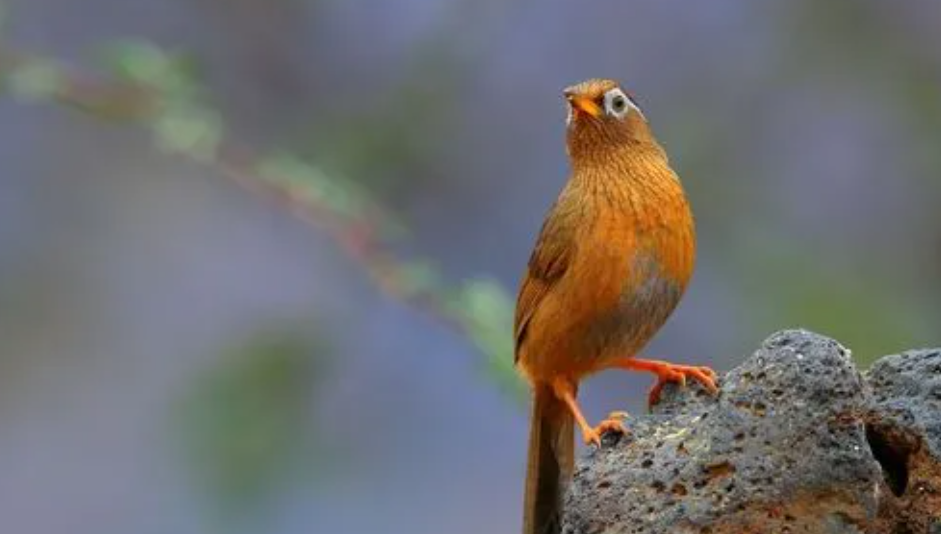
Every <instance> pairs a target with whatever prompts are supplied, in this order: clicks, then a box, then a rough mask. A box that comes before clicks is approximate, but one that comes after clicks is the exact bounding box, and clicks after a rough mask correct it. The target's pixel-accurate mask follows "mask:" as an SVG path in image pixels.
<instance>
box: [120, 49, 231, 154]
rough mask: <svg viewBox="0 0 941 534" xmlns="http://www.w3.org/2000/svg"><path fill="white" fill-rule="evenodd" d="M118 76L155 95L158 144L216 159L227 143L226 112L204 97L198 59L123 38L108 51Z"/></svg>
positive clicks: (153, 126) (152, 127)
mask: <svg viewBox="0 0 941 534" xmlns="http://www.w3.org/2000/svg"><path fill="white" fill-rule="evenodd" d="M103 56H104V58H105V61H106V64H107V65H109V67H110V70H111V71H112V73H113V74H114V76H115V77H116V78H117V79H119V80H121V81H122V82H124V83H126V84H128V85H131V86H133V87H138V88H140V89H141V90H143V91H145V92H147V94H149V95H150V97H151V99H152V102H151V108H152V116H151V117H150V120H149V121H148V126H149V128H150V130H151V132H153V134H154V142H155V143H156V145H157V146H158V147H159V148H160V149H162V150H164V151H166V152H169V153H177V154H183V155H187V156H189V157H192V158H193V159H195V160H197V161H202V162H211V161H213V160H214V159H215V158H216V155H217V154H216V153H217V150H218V149H219V146H220V144H221V143H222V139H223V135H224V133H225V127H224V123H223V120H222V117H221V116H220V115H219V114H218V113H217V112H216V111H215V110H213V109H211V108H209V107H208V106H207V105H206V104H205V103H204V102H203V101H202V98H201V97H202V95H203V93H204V91H203V89H202V87H201V86H200V84H199V83H198V82H197V80H196V68H195V64H194V62H193V61H192V60H191V59H190V58H188V57H186V56H184V55H182V54H175V53H170V52H165V51H164V50H161V49H160V48H158V47H156V46H155V45H153V44H152V43H148V42H144V41H122V42H118V43H115V44H112V45H111V46H109V47H108V48H107V49H106V50H105V52H104V54H103Z"/></svg>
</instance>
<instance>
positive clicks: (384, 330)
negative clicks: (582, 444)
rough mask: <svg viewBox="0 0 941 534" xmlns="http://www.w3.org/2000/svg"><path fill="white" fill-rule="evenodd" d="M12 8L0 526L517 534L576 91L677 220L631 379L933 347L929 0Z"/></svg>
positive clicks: (100, 2) (600, 387)
mask: <svg viewBox="0 0 941 534" xmlns="http://www.w3.org/2000/svg"><path fill="white" fill-rule="evenodd" d="M589 4H590V5H589ZM2 8H3V9H2V13H3V14H2V20H3V23H2V29H0V67H2V68H0V81H2V83H3V93H2V95H0V170H2V172H0V531H2V532H5V533H16V532H19V533H30V534H57V533H63V532H70V533H95V534H119V533H120V534H127V533H135V534H168V533H174V534H189V533H192V534H203V533H206V534H214V533H246V534H248V533H272V534H275V533H277V534H282V533H283V534H294V533H298V534H300V533H305V534H309V533H311V532H315V533H349V534H361V533H373V532H388V533H400V532H401V533H406V532H408V533H429V534H430V533H439V532H450V533H455V534H459V533H478V532H514V531H516V530H517V529H518V528H519V522H520V503H521V492H522V479H523V471H524V455H525V448H526V444H525V441H526V432H527V408H526V401H525V395H524V394H523V393H522V391H521V390H520V389H519V384H518V383H516V382H514V378H513V372H512V371H513V370H512V367H511V364H510V359H511V356H510V353H509V352H508V351H509V346H510V345H509V343H510V342H509V328H510V325H509V321H510V316H511V306H512V297H513V293H514V291H515V287H516V283H517V281H518V279H519V276H520V274H521V271H522V267H523V265H524V264H525V261H526V259H527V256H528V254H529V251H530V247H531V244H532V240H533V238H534V235H535V233H536V231H537V230H538V227H539V225H540V223H541V221H542V217H543V215H544V213H545V210H546V208H547V206H548V205H549V204H550V203H551V201H552V200H553V198H554V196H555V194H556V193H557V191H558V190H559V188H560V187H561V185H562V184H563V182H564V179H565V174H566V161H565V156H564V152H563V135H564V115H565V111H564V106H563V102H562V100H561V97H560V91H561V89H562V88H563V87H565V86H566V85H568V84H570V83H572V82H575V81H578V80H581V79H583V78H587V77H596V76H603V77H615V78H619V79H621V80H623V81H624V82H625V84H626V85H627V86H628V87H629V88H630V89H631V90H632V91H633V92H635V93H636V94H637V95H638V98H639V100H640V102H641V105H642V106H643V108H644V109H645V112H646V114H647V115H648V117H649V118H650V119H651V121H652V122H653V124H654V127H655V130H656V132H657V134H658V136H659V138H660V139H661V141H662V142H663V144H664V145H665V146H666V147H667V148H668V150H669V152H670V154H671V157H672V161H673V164H674V166H675V167H676V169H677V170H678V172H679V173H680V175H681V176H682V177H683V179H684V182H685V184H686V187H687V190H688V193H689V196H690V198H691V200H692V203H693V206H694V209H695V211H696V214H697V217H698V232H699V236H700V256H699V258H700V259H699V264H698V270H697V272H696V275H695V277H694V281H693V284H692V286H691V289H690V291H689V293H688V294H687V297H686V299H685V300H684V302H683V303H682V305H681V307H680V308H679V310H678V311H677V313H676V314H675V315H674V317H673V319H672V320H671V321H670V323H669V324H668V326H667V327H666V328H665V329H664V330H663V331H662V332H661V334H660V335H659V337H658V338H657V339H656V340H655V342H654V343H653V344H652V345H651V347H649V350H648V353H649V354H651V355H658V356H664V357H667V358H670V359H675V360H683V361H694V362H698V363H704V364H711V365H714V366H716V367H717V368H719V369H726V368H728V367H730V366H732V365H734V364H735V363H736V362H737V361H739V360H740V359H741V358H742V357H743V356H744V355H745V354H747V353H749V352H750V351H751V350H753V349H754V348H755V347H756V346H757V344H758V343H759V342H760V341H761V340H762V339H763V338H764V337H766V336H767V335H768V334H769V333H770V332H772V331H773V330H775V329H779V328H784V327H794V326H803V327H807V328H810V329H814V330H817V331H819V332H821V333H825V334H828V335H831V336H833V337H836V338H837V339H839V340H840V341H842V342H843V343H844V344H846V345H848V346H849V347H851V348H852V349H853V354H854V357H856V358H857V359H858V360H859V362H860V363H861V365H866V364H867V363H868V362H870V361H872V359H873V358H875V357H878V356H880V355H883V354H887V353H891V352H895V351H900V350H903V349H906V348H912V347H916V346H930V345H935V346H937V345H939V344H941V333H939V329H938V325H939V323H941V305H939V304H938V302H939V298H941V276H939V274H941V211H939V208H938V199H939V196H941V32H939V31H938V24H939V22H941V3H939V2H936V1H933V0H920V1H916V0H910V1H909V0H906V1H899V2H880V1H877V0H833V1H828V2H820V1H816V0H790V1H784V0H779V1H768V2H749V1H745V0H716V1H712V2H708V3H705V2H651V1H647V2H641V1H634V0H592V1H591V2H587V3H586V2H572V1H567V0H548V1H540V2H536V1H534V0H520V1H513V2H507V1H480V0H433V1H432V0H396V1H378V0H377V1H371V2H370V1H342V2H341V1H338V0H334V1H329V0H137V1H133V2H130V1H127V0H84V1H82V2H76V1H74V0H5V1H4V2H3V4H2ZM128 87H131V89H128ZM129 91H130V92H129ZM128 95H130V96H128ZM649 383H650V377H647V376H634V375H627V374H621V373H607V374H605V375H602V376H599V377H597V378H593V379H591V380H590V381H588V383H587V384H586V385H585V386H584V388H583V398H584V399H585V400H584V402H585V405H586V407H587V410H588V412H589V413H590V415H591V417H592V418H593V419H597V418H599V417H602V416H604V415H605V414H606V413H607V411H609V410H611V409H628V410H631V411H634V412H638V411H642V410H643V409H644V408H643V405H642V401H643V398H644V393H643V391H644V390H645V388H646V387H647V386H648V385H649Z"/></svg>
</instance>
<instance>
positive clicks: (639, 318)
mask: <svg viewBox="0 0 941 534" xmlns="http://www.w3.org/2000/svg"><path fill="white" fill-rule="evenodd" d="M564 95H565V98H566V100H567V101H568V111H569V115H568V126H567V132H566V145H567V149H568V156H569V160H570V164H571V175H570V177H569V180H568V183H567V184H566V185H565V188H564V189H563V190H562V192H561V193H560V194H559V197H558V199H557V200H556V202H555V204H554V205H553V206H552V208H551V210H550V211H549V214H548V215H547V216H546V220H545V222H544V223H543V226H542V230H541V231H540V233H539V238H538V240H537V242H536V246H535V249H534V250H533V252H532V255H531V256H530V258H529V265H528V267H527V270H526V273H525V276H524V277H523V281H522V284H521V286H520V290H519V296H518V298H517V304H516V317H515V325H514V332H515V339H516V348H515V361H516V365H517V368H518V369H519V371H520V372H521V373H522V375H523V376H524V377H525V378H526V379H527V380H528V381H529V383H530V385H531V386H532V390H533V412H532V422H531V427H530V438H529V455H528V466H527V475H526V498H525V505H524V507H525V509H524V517H523V533H524V534H547V533H556V532H558V531H559V520H560V511H561V500H562V493H563V489H564V487H565V486H566V485H567V483H568V481H569V479H570V478H571V475H572V471H573V468H574V450H575V443H574V439H573V436H572V432H573V430H574V428H573V427H574V424H575V423H577V424H578V427H579V428H580V429H581V433H582V437H583V438H584V440H585V442H586V443H589V444H591V443H593V444H596V445H599V444H600V443H601V438H600V435H601V433H602V432H603V431H605V430H608V429H611V430H617V431H624V427H623V425H622V424H621V422H620V421H619V420H613V419H609V420H606V421H604V422H602V423H601V425H599V426H598V427H597V428H592V427H591V426H590V425H589V424H588V422H587V421H586V420H585V417H584V416H583V415H582V412H581V410H580V409H579V407H578V402H577V401H576V395H577V392H578V383H579V381H580V380H581V379H582V378H584V377H585V376H587V375H589V374H592V373H595V372H598V371H602V370H605V369H613V368H617V369H625V370H631V371H647V372H651V373H654V374H655V375H657V382H656V383H655V385H654V386H653V388H652V389H651V390H650V394H649V402H650V403H651V404H653V403H656V402H657V401H658V398H659V395H660V390H661V389H662V387H663V385H664V384H666V383H667V382H677V383H679V384H685V383H686V379H687V377H691V378H693V379H695V380H697V381H699V382H700V383H701V384H702V385H703V386H705V388H706V389H707V390H709V391H710V392H713V393H714V392H715V391H716V385H715V373H714V372H713V371H712V370H711V369H709V368H707V367H696V366H687V365H675V364H671V363H667V362H664V361H658V360H643V359H640V358H637V357H635V356H636V354H637V353H638V352H639V351H640V350H641V349H642V348H643V347H644V345H646V344H647V342H648V341H650V339H651V338H652V337H653V336H654V334H655V333H656V332H657V330H659V329H660V327H661V326H663V324H664V323H665V322H666V320H667V318H668V317H669V316H670V314H671V313H672V312H673V309H674V308H676V305H677V304H678V303H679V301H680V298H681V297H682V295H683V293H684V291H685V289H686V284H687V282H688V281H689V279H690V276H691V275H692V273H693V264H694V261H695V255H696V239H695V230H694V227H693V215H692V212H691V211H690V207H689V203H688V202H687V200H686V195H685V194H684V193H683V187H682V185H681V184H680V180H679V178H678V177H677V175H676V173H674V172H673V170H672V169H671V168H670V165H669V162H668V160H667V155H666V153H665V152H664V150H663V148H662V147H661V146H660V145H659V144H658V143H657V141H656V139H655V138H654V136H653V133H652V132H651V129H650V126H649V125H648V123H647V119H646V117H645V116H644V114H643V113H642V112H641V110H640V108H639V107H638V106H637V103H636V102H635V101H634V100H633V99H632V98H631V97H630V96H629V95H628V94H627V93H626V92H625V91H624V90H623V89H621V87H620V86H619V85H618V83H617V82H614V81H611V80H597V79H596V80H588V81H585V82H582V83H580V84H578V85H574V86H572V87H569V88H568V89H566V90H565V91H564Z"/></svg>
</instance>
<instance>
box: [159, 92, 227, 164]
mask: <svg viewBox="0 0 941 534" xmlns="http://www.w3.org/2000/svg"><path fill="white" fill-rule="evenodd" d="M151 128H152V130H153V132H154V135H155V137H156V143H157V145H158V146H159V147H160V148H161V149H163V150H165V151H167V152H171V153H182V154H186V155H188V156H191V157H193V158H194V159H196V160H198V161H203V162H209V161H212V160H213V159H215V157H216V152H217V150H218V148H219V144H220V143H221V142H222V134H223V125H222V117H221V116H220V115H219V114H218V113H215V112H213V111H208V110H196V109H192V108H189V107H185V106H180V107H175V108H171V109H169V110H165V111H164V112H163V113H160V114H158V115H157V117H156V118H155V119H154V122H153V124H152V125H151Z"/></svg>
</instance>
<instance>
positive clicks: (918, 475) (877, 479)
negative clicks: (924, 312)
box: [562, 330, 941, 534]
mask: <svg viewBox="0 0 941 534" xmlns="http://www.w3.org/2000/svg"><path fill="white" fill-rule="evenodd" d="M627 425H628V428H629V429H630V431H629V434H627V435H625V436H620V437H619V436H616V435H613V434H609V435H606V436H605V438H604V444H603V446H602V448H601V449H599V450H594V451H592V452H590V453H589V454H588V455H587V456H586V457H584V458H582V459H581V461H580V462H579V465H578V467H577V469H576V474H575V477H574V480H573V481H572V484H571V487H570V490H569V494H568V496H567V498H566V502H565V516H564V520H563V529H562V531H563V532H565V533H567V534H602V533H606V534H660V533H669V534H673V533H677V534H686V533H690V534H692V533H696V534H706V533H709V534H725V533H729V534H732V533H734V534H750V533H782V534H783V533H791V534H797V533H821V534H851V533H852V534H859V533H879V534H881V533H886V534H895V533H900V534H922V533H924V534H941V350H933V351H932V350H925V351H910V352H906V353H903V354H899V355H894V356H887V357H885V358H883V359H881V360H879V361H878V362H877V363H876V364H874V365H873V366H872V368H871V370H870V371H869V373H868V374H867V375H865V376H864V375H863V374H862V373H860V372H859V371H858V370H857V369H856V367H855V366H854V364H853V361H852V359H851V357H850V354H849V351H848V350H847V349H845V348H844V347H842V346H841V345H840V344H839V343H837V342H836V341H833V340H832V339H828V338H826V337H823V336H820V335H817V334H814V333H811V332H808V331H805V330H788V331H782V332H778V333H776V334H774V335H772V336H771V337H770V338H768V339H767V340H766V341H765V342H764V343H763V344H762V346H761V348H760V349H758V351H756V352H755V353H754V354H753V355H752V356H751V357H750V358H748V359H747V360H746V361H745V362H744V363H743V364H742V365H741V366H739V367H737V368H735V369H733V370H732V371H730V372H729V373H728V374H726V375H725V376H724V377H723V378H722V379H721V382H720V392H719V394H718V395H717V396H715V397H711V396H709V395H707V394H706V393H705V391H703V390H702V389H701V388H699V387H698V385H690V387H688V388H685V389H679V388H675V387H668V388H666V389H665V390H664V396H663V399H662V400H661V402H660V404H658V405H657V406H655V407H654V409H653V410H652V413H651V414H649V415H640V416H633V417H631V418H630V419H629V420H628V421H627Z"/></svg>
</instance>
